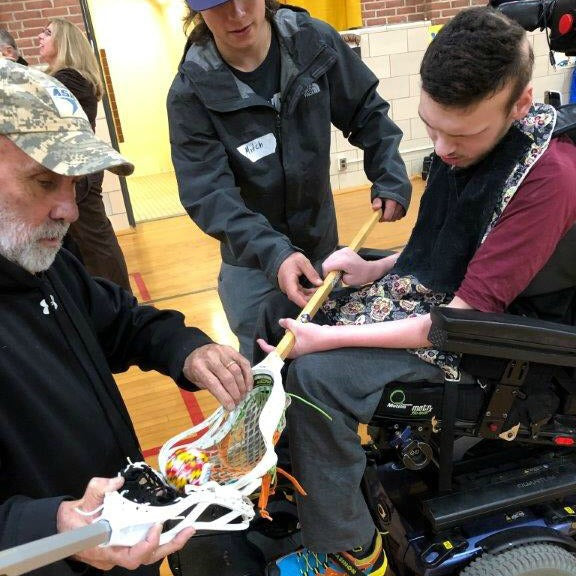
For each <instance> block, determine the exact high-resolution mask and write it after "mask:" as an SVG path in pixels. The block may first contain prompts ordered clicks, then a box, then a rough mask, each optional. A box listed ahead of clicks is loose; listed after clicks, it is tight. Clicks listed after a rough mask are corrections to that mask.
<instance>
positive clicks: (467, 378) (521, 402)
mask: <svg viewBox="0 0 576 576" xmlns="http://www.w3.org/2000/svg"><path fill="white" fill-rule="evenodd" d="M492 4H493V5H495V6H496V7H497V8H498V9H499V10H500V11H502V12H503V13H505V14H507V15H508V16H509V17H511V18H513V19H515V20H517V21H518V22H519V23H520V24H521V25H522V26H523V27H524V28H525V29H527V30H529V31H532V30H535V29H536V28H540V29H544V28H548V29H549V36H548V38H549V44H550V49H551V50H554V51H558V52H564V53H565V54H567V55H576V26H575V25H574V22H575V20H574V18H575V17H576V4H575V3H574V0H551V1H550V0H544V1H542V0H520V1H512V2H508V1H507V0H492ZM547 32H548V30H547ZM575 127H576V106H575V105H567V106H563V107H560V109H559V110H558V122H557V127H556V130H555V133H556V135H562V134H567V135H569V136H570V137H571V138H572V139H573V140H574V139H575V138H574V136H575ZM575 287H576V226H574V227H573V228H572V229H571V230H570V231H569V233H568V234H567V235H566V237H565V238H564V239H563V241H562V242H561V244H560V245H559V246H558V248H557V250H556V253H555V254H554V256H553V257H552V259H551V261H550V262H549V263H548V264H547V265H546V266H545V267H544V269H543V270H542V271H541V272H540V273H539V274H538V275H537V277H536V278H535V279H534V281H533V282H532V284H531V285H530V286H529V287H528V288H527V290H526V292H525V293H524V294H523V296H529V297H531V298H532V300H533V301H534V298H535V300H536V301H538V297H539V296H542V297H544V298H545V297H546V294H550V293H551V292H555V293H556V294H557V296H558V300H556V304H558V308H557V309H556V310H555V311H554V310H551V309H548V310H546V311H544V313H542V312H543V310H540V313H538V312H536V311H535V310H533V309H529V308H526V307H523V305H522V296H521V297H520V298H519V300H518V301H517V306H516V309H515V310H514V309H513V312H515V314H484V313H480V312H477V311H470V310H466V311H464V310H454V309H447V308H439V309H435V310H433V312H432V321H433V324H432V329H431V332H430V334H429V339H430V341H431V342H432V343H433V344H434V345H435V347H437V348H441V349H443V350H447V351H451V352H458V353H462V354H463V357H462V363H461V368H462V372H463V374H464V376H463V377H462V378H461V380H460V381H458V382H454V381H445V382H444V383H443V384H440V385H438V384H430V383H423V382H419V383H411V384H406V383H402V384H398V385H397V386H395V385H394V384H391V385H389V386H387V388H386V391H385V392H384V395H383V397H382V400H381V402H380V404H379V406H378V409H377V410H376V413H375V415H374V417H373V420H372V422H371V426H370V427H369V431H370V434H371V437H372V442H371V443H369V444H368V445H366V446H365V449H366V455H367V468H366V473H365V476H364V479H363V491H364V495H365V498H366V500H367V502H368V504H369V508H370V510H371V512H372V515H373V518H374V521H375V523H376V524H377V526H378V527H379V529H380V530H381V531H382V532H383V533H384V534H385V542H386V550H387V554H388V557H389V561H390V564H391V567H392V570H393V572H394V574H395V575H396V576H440V575H448V574H460V575H461V576H489V575H490V576H492V575H494V576H498V575H502V576H527V575H529V574H530V575H534V576H536V575H538V576H574V575H576V404H575V402H576V290H575ZM562 300H564V301H563V302H562ZM549 303H550V301H549ZM548 305H549V304H548ZM552 308H554V306H552ZM560 308H562V312H560ZM533 316H537V317H538V318H540V319H536V318H535V317H533ZM550 320H553V321H552V322H551V321H550ZM558 322H562V323H558Z"/></svg>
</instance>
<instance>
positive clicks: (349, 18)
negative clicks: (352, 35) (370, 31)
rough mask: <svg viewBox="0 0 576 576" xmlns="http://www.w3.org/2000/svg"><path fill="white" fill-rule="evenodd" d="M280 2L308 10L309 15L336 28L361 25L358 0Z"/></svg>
mask: <svg viewBox="0 0 576 576" xmlns="http://www.w3.org/2000/svg"><path fill="white" fill-rule="evenodd" d="M281 2H282V4H292V5H294V6H300V7H301V8H304V9H305V10H308V12H310V15H311V16H313V17H314V18H318V19H319V20H324V22H328V24H331V25H332V26H334V28H336V30H349V29H350V28H361V27H362V9H361V5H360V0H281Z"/></svg>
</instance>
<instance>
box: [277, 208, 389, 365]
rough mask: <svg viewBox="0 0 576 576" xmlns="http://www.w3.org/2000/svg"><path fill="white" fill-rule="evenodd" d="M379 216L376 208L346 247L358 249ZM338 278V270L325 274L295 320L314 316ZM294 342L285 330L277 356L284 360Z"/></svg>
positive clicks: (306, 320) (380, 213) (339, 273)
mask: <svg viewBox="0 0 576 576" xmlns="http://www.w3.org/2000/svg"><path fill="white" fill-rule="evenodd" d="M381 216H382V210H376V211H374V212H372V214H371V216H370V218H369V219H368V220H367V221H366V222H365V223H364V225H363V226H362V228H360V230H359V231H358V233H357V234H356V236H354V239H353V240H352V242H350V244H349V245H348V248H350V249H351V250H354V252H358V250H359V249H360V248H361V247H362V244H364V242H365V241H366V238H367V237H368V235H369V234H370V232H371V231H372V228H374V225H375V224H376V222H378V221H379V220H380V217H381ZM340 278H342V272H340V271H338V270H332V272H329V273H328V274H327V275H326V278H324V282H323V283H322V286H319V287H318V290H316V292H314V294H313V295H312V298H310V300H308V303H307V304H306V306H304V308H303V309H302V311H301V312H300V314H299V315H298V318H297V320H298V321H299V322H303V323H305V322H308V320H310V318H313V317H314V315H315V314H316V312H318V310H319V309H320V306H322V304H324V302H325V300H326V298H328V295H329V294H330V292H332V289H333V288H334V286H336V284H338V282H340ZM294 344H296V339H295V338H294V334H292V332H290V331H289V330H286V333H285V334H284V336H283V337H282V340H280V342H279V343H278V345H277V346H276V353H277V354H278V356H280V358H282V360H285V359H286V357H287V356H288V354H290V351H291V350H292V348H294Z"/></svg>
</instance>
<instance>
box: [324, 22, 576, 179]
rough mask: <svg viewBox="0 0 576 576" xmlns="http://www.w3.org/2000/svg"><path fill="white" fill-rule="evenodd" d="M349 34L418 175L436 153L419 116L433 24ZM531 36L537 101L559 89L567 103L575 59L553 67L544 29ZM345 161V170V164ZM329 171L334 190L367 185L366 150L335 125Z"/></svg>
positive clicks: (412, 171)
mask: <svg viewBox="0 0 576 576" xmlns="http://www.w3.org/2000/svg"><path fill="white" fill-rule="evenodd" d="M350 32H351V33H354V34H358V35H359V36H360V38H361V41H360V47H361V54H362V60H363V61H364V62H365V63H366V64H367V65H368V66H369V67H370V68H371V69H372V71H373V72H374V73H375V74H376V76H378V78H379V79H380V85H379V89H378V91H379V93H380V94H381V96H382V97H383V98H384V99H385V100H387V101H388V102H389V103H390V115H391V117H392V119H393V120H394V121H395V122H396V123H397V124H398V125H399V126H400V128H401V129H402V132H403V133H404V137H403V139H402V143H401V146H400V151H401V153H402V157H403V159H404V161H405V163H406V166H407V168H408V173H409V174H410V175H411V176H414V175H417V174H420V173H421V172H422V160H423V158H424V156H426V155H427V154H429V153H430V152H431V151H432V143H431V141H430V140H429V138H428V135H427V134H426V130H425V127H424V124H423V122H422V121H421V120H420V118H419V117H418V102H419V94H420V80H419V69H420V62H421V61H422V57H423V55H424V52H425V50H426V47H427V46H428V42H429V41H430V38H431V35H430V22H413V23H407V24H396V25H388V26H371V27H369V28H363V29H360V30H353V31H350ZM529 38H530V42H531V43H532V46H533V49H534V54H535V59H536V60H535V68H534V79H533V83H534V96H535V99H536V100H537V101H540V102H542V101H543V100H544V92H545V91H546V90H555V91H558V92H560V93H561V95H562V102H563V103H566V102H568V99H569V92H570V82H571V77H572V71H573V67H574V63H573V60H574V59H573V58H572V59H567V58H566V57H565V56H564V55H558V57H559V60H560V63H559V65H558V66H557V67H556V69H554V68H553V67H552V66H551V65H550V62H549V55H548V54H549V53H548V44H547V42H546V35H545V33H544V32H534V33H530V34H529ZM343 159H344V161H345V164H346V168H342V162H343ZM330 173H331V179H332V187H333V188H334V189H339V188H342V189H343V188H351V187H356V186H365V185H368V184H369V181H368V180H367V178H366V176H365V174H364V169H363V155H362V151H361V150H359V149H358V148H355V147H353V146H352V145H351V144H350V143H349V142H348V141H347V140H346V139H345V138H344V137H343V136H342V134H341V133H340V132H339V131H338V130H336V129H335V128H334V130H333V132H332V149H331V169H330Z"/></svg>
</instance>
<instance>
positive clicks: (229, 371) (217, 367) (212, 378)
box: [183, 344, 253, 410]
mask: <svg viewBox="0 0 576 576" xmlns="http://www.w3.org/2000/svg"><path fill="white" fill-rule="evenodd" d="M183 372H184V376H186V378H188V380H190V382H192V383H193V384H196V386H198V388H202V389H203V390H208V392H210V393H211V394H212V395H213V396H214V397H215V398H216V400H218V401H219V402H220V404H222V406H224V408H226V410H233V409H234V408H235V407H236V406H238V404H239V403H240V402H241V401H242V400H243V399H244V397H245V396H246V394H247V393H248V392H250V390H252V381H253V379H252V370H251V367H250V362H248V360H246V358H244V356H242V355H241V354H240V353H239V352H237V351H236V350H234V348H232V347H231V346H222V345H220V344H206V345H205V346H201V347H200V348H197V349H196V350H194V351H193V352H192V353H191V354H190V355H189V356H188V358H186V361H185V362H184V369H183Z"/></svg>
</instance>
